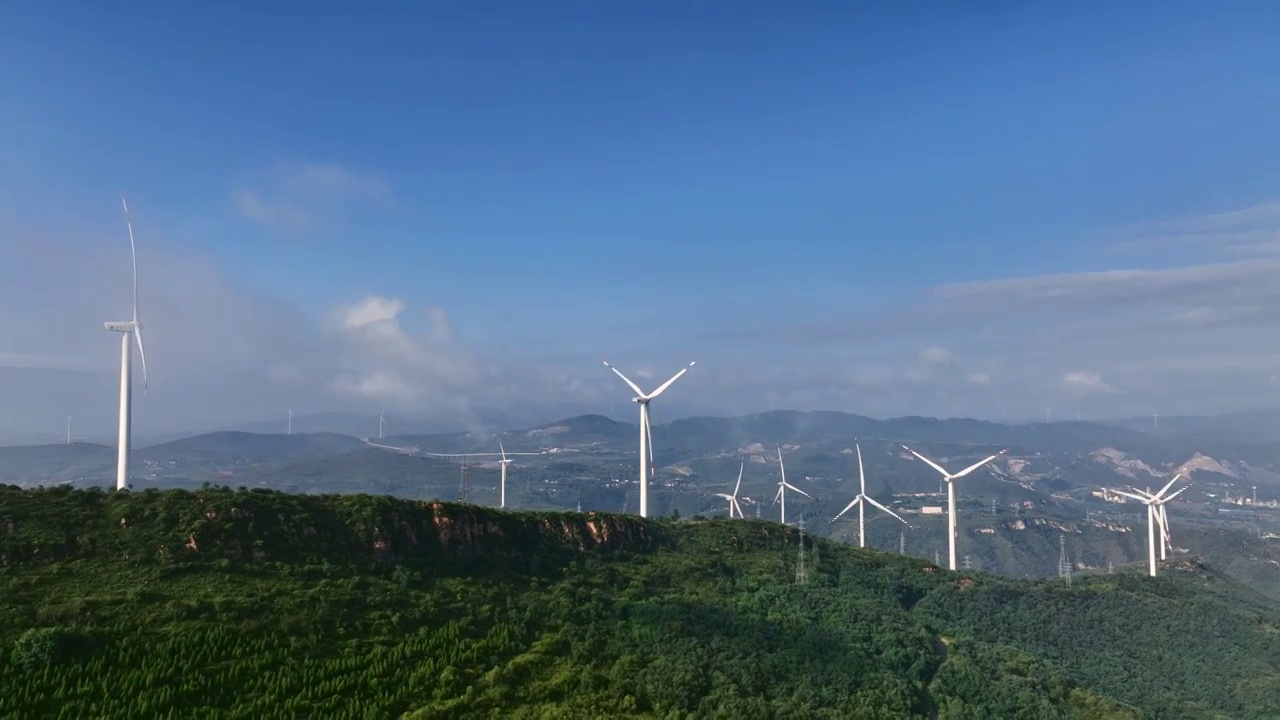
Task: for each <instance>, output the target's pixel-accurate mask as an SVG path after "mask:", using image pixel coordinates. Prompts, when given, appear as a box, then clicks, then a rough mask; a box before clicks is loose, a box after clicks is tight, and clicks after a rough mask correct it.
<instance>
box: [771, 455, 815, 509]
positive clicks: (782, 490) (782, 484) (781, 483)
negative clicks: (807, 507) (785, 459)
mask: <svg viewBox="0 0 1280 720" xmlns="http://www.w3.org/2000/svg"><path fill="white" fill-rule="evenodd" d="M778 471H779V472H780V473H781V474H782V478H781V479H780V480H778V494H777V495H775V496H774V497H773V502H774V504H775V505H776V504H778V503H782V513H781V516H780V517H781V520H782V524H783V525H786V524H787V489H788V488H790V489H792V490H795V491H796V492H798V493H800V494H801V495H803V496H805V497H807V498H812V496H811V495H809V493H807V492H805V491H803V490H801V489H800V488H798V487H796V486H795V485H792V484H791V483H789V482H787V467H786V466H785V465H783V464H782V448H778Z"/></svg>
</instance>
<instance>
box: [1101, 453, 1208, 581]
mask: <svg viewBox="0 0 1280 720" xmlns="http://www.w3.org/2000/svg"><path fill="white" fill-rule="evenodd" d="M1181 477H1182V473H1181V472H1180V473H1178V474H1177V475H1174V476H1173V479H1172V480H1170V481H1169V482H1168V484H1167V485H1165V486H1164V487H1163V488H1161V489H1160V492H1158V493H1155V494H1154V495H1153V494H1151V493H1149V492H1143V491H1141V490H1136V489H1133V488H1130V489H1131V490H1133V492H1125V491H1123V490H1112V491H1111V492H1113V493H1115V494H1117V495H1123V496H1124V497H1127V498H1132V499H1134V500H1137V501H1138V502H1140V503H1142V504H1143V505H1146V506H1147V556H1148V560H1149V561H1150V575H1151V577H1155V576H1156V526H1157V525H1159V526H1160V559H1161V560H1164V559H1165V558H1166V557H1167V556H1166V555H1165V543H1166V542H1167V539H1166V538H1167V534H1168V527H1169V526H1168V524H1167V523H1168V516H1167V515H1166V514H1165V512H1164V504H1165V503H1167V502H1169V501H1170V500H1172V499H1174V498H1175V497H1177V496H1178V495H1179V494H1181V493H1182V491H1183V490H1186V489H1187V488H1188V487H1191V486H1190V485H1187V486H1185V487H1181V488H1178V491H1177V492H1175V493H1173V494H1172V495H1169V496H1167V497H1166V496H1165V493H1166V492H1169V488H1171V487H1173V484H1174V483H1176V482H1178V479H1179V478H1181Z"/></svg>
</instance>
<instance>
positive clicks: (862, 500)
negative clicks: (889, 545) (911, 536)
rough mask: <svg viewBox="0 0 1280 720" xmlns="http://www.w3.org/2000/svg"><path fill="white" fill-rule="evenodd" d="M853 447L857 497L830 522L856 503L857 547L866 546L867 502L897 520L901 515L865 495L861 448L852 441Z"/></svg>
mask: <svg viewBox="0 0 1280 720" xmlns="http://www.w3.org/2000/svg"><path fill="white" fill-rule="evenodd" d="M853 448H854V450H856V451H857V453H858V488H859V489H858V497H856V498H854V499H853V502H851V503H849V504H848V505H845V506H844V509H843V510H841V511H840V512H838V513H836V516H835V517H834V518H831V522H835V521H836V520H839V519H840V516H841V515H844V514H845V513H847V512H849V511H850V510H852V509H853V506H854V505H857V506H858V547H866V546H867V533H866V526H865V522H866V521H865V517H864V513H865V511H866V508H867V503H871V504H872V505H875V506H876V507H878V508H880V509H881V510H883V511H885V512H887V513H889V514H890V515H892V516H894V517H896V518H898V519H899V520H902V517H901V516H899V515H898V513H896V512H894V511H892V510H890V509H889V508H887V507H885V506H883V505H881V504H880V503H878V502H876V501H875V500H873V499H871V498H870V497H868V496H867V474H866V473H865V472H863V469H862V448H861V447H860V446H859V445H858V444H857V443H854V446H853ZM902 524H903V525H906V526H907V527H911V523H909V522H907V521H906V520H902Z"/></svg>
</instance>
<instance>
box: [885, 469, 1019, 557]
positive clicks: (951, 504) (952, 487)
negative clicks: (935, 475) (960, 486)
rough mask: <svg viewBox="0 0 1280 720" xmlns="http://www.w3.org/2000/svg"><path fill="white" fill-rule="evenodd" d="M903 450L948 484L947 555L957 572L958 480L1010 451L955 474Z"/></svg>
mask: <svg viewBox="0 0 1280 720" xmlns="http://www.w3.org/2000/svg"><path fill="white" fill-rule="evenodd" d="M902 449H903V450H906V451H907V452H909V453H911V454H912V455H915V456H916V457H917V458H919V459H921V460H923V461H924V462H925V463H926V464H928V465H929V467H931V468H933V469H934V470H937V471H938V472H939V473H940V474H941V475H942V479H943V480H945V481H946V483H947V536H948V553H947V554H948V562H949V567H950V568H951V569H952V570H955V569H956V480H959V479H960V478H962V477H964V476H965V475H968V474H969V473H971V472H973V471H974V470H977V469H978V468H980V467H982V466H983V465H986V464H987V463H989V462H991V461H992V460H995V459H996V458H998V457H1000V456H1001V455H1003V454H1005V453H1007V452H1009V449H1008V448H1005V449H1004V450H1001V451H1000V452H998V453H996V454H995V455H992V456H990V457H987V458H985V459H983V460H980V461H978V462H976V463H974V464H972V465H970V466H969V467H967V468H965V469H963V470H961V471H960V472H958V473H955V474H952V473H949V472H947V471H946V470H944V469H943V468H942V466H941V465H939V464H938V463H936V462H934V461H932V460H930V459H929V458H927V457H925V456H923V455H921V454H920V453H918V452H916V451H915V450H912V449H911V448H909V447H907V446H906V445H903V446H902Z"/></svg>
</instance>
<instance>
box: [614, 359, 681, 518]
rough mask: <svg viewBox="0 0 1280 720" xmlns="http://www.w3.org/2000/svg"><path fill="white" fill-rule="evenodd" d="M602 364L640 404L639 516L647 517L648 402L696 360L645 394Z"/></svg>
mask: <svg viewBox="0 0 1280 720" xmlns="http://www.w3.org/2000/svg"><path fill="white" fill-rule="evenodd" d="M601 362H603V363H604V366H605V367H607V368H609V369H610V370H612V371H613V372H614V374H616V375H617V376H618V377H620V378H622V381H623V382H625V383H626V384H627V386H628V387H630V388H631V389H632V390H634V391H635V393H636V396H635V397H634V398H632V399H631V401H632V402H634V403H637V404H639V405H640V517H649V475H648V473H649V469H650V468H649V457H648V456H649V454H650V452H651V451H652V450H653V430H652V429H651V428H650V427H649V403H650V402H651V401H652V400H653V399H654V398H656V397H658V396H659V395H661V394H662V393H664V392H666V390H667V388H669V387H671V383H673V382H675V381H676V380H679V379H680V376H681V375H684V374H685V373H687V372H689V368H691V367H693V366H694V365H697V364H698V363H697V361H696V360H695V361H694V362H691V363H689V364H688V365H686V366H684V367H683V368H681V369H680V372H678V373H676V374H675V375H672V376H671V379H670V380H668V381H666V382H664V383H662V384H661V385H659V386H658V389H657V390H654V391H653V392H651V393H648V394H645V392H644V391H643V390H641V389H640V386H639V385H636V384H635V383H633V382H631V379H630V378H628V377H627V376H626V375H623V374H622V373H621V372H620V371H619V370H618V368H616V367H614V366H612V365H610V364H609V363H608V362H607V361H601Z"/></svg>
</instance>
